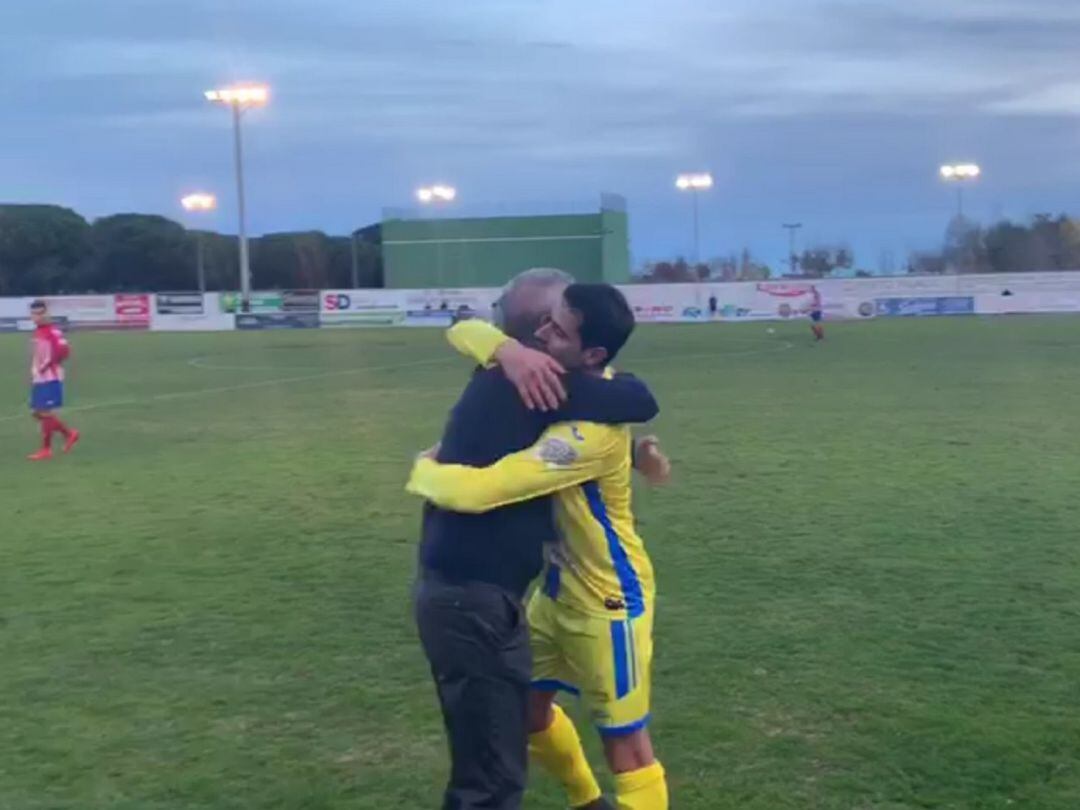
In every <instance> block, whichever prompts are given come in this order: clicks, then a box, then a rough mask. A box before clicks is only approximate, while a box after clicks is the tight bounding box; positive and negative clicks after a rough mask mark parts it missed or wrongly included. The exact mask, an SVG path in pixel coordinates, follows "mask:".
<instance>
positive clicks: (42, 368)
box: [29, 300, 79, 461]
mask: <svg viewBox="0 0 1080 810" xmlns="http://www.w3.org/2000/svg"><path fill="white" fill-rule="evenodd" d="M30 319H31V320H32V321H33V322H34V335H33V337H32V338H31V341H30V411H31V413H33V416H34V419H36V420H37V421H38V423H39V424H40V426H41V442H42V443H41V449H40V450H38V451H37V452H36V453H32V454H31V455H30V456H29V459H30V461H47V460H49V459H50V458H52V437H53V434H54V433H59V434H60V435H61V436H63V437H64V439H65V442H64V452H65V453H70V452H71V448H73V447H74V446H75V443H76V442H78V441H79V431H77V430H75V429H74V428H70V427H68V426H67V425H65V424H64V423H63V422H61V421H60V418H59V417H58V416H57V415H56V412H57V411H58V410H59V409H60V408H61V407H63V405H64V365H63V364H64V361H65V360H67V359H68V357H70V356H71V346H70V344H69V343H68V341H67V338H66V337H64V333H63V332H61V331H60V328H59V327H58V326H56V325H55V324H53V323H52V321H51V319H50V318H49V308H48V306H46V304H45V302H44V301H41V300H36V301H34V302H33V303H31V304H30Z"/></svg>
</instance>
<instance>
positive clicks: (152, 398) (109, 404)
mask: <svg viewBox="0 0 1080 810" xmlns="http://www.w3.org/2000/svg"><path fill="white" fill-rule="evenodd" d="M793 348H795V344H794V343H789V342H784V343H781V344H780V345H779V346H776V347H775V348H765V349H751V350H748V351H744V352H701V353H697V354H683V355H677V356H675V357H663V356H659V355H658V356H655V357H642V358H640V359H638V360H637V361H636V363H638V364H640V363H655V362H664V363H670V362H672V360H694V359H702V358H707V357H746V356H749V355H754V354H773V353H775V352H782V351H786V350H788V349H793ZM199 359H201V358H198V357H194V358H192V359H191V360H189V361H188V364H189V365H193V366H194V367H195V368H203V369H208V370H209V369H214V370H221V371H237V370H240V369H242V368H243V369H245V370H253V369H254V368H257V367H236V368H233V367H222V366H204V365H195V362H194V361H196V360H199ZM445 362H446V360H445V359H444V358H438V359H434V358H433V359H429V360H416V361H412V362H409V363H394V364H392V365H385V366H364V367H363V368H351V369H343V370H338V371H323V372H320V373H318V374H303V375H299V376H296V377H275V378H274V379H272V380H258V381H256V382H250V383H240V384H237V385H222V386H218V387H215V388H195V389H192V390H189V391H175V392H172V393H168V394H150V395H148V396H145V397H140V398H137V399H115V400H107V401H105V402H95V403H91V404H90V405H76V406H74V407H71V408H66V409H64V412H65V413H83V412H85V411H96V410H100V409H102V408H114V407H121V406H125V405H140V404H143V403H147V402H167V401H169V400H172V399H184V398H186V397H198V396H202V395H204V394H227V393H230V392H232V391H247V390H249V389H253V388H272V387H273V386H275V385H289V384H291V383H298V382H305V381H307V380H324V379H330V378H333V377H346V376H350V375H353V374H363V373H365V372H368V371H392V370H394V369H399V368H414V367H417V366H432V365H443V364H445ZM264 368H266V367H264ZM24 418H26V414H25V413H19V414H12V415H10V416H0V422H12V421H14V420H16V419H24Z"/></svg>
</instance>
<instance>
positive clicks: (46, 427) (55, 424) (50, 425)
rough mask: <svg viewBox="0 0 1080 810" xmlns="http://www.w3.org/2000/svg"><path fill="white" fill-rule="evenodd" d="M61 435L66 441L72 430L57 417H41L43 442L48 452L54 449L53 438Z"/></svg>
mask: <svg viewBox="0 0 1080 810" xmlns="http://www.w3.org/2000/svg"><path fill="white" fill-rule="evenodd" d="M54 433H59V434H60V435H61V436H63V437H64V438H65V439H66V438H67V437H68V436H70V435H71V429H70V428H68V426H67V425H65V424H64V423H63V422H61V421H60V420H59V419H57V418H56V417H55V416H43V417H41V441H42V447H44V448H45V449H46V450H48V449H49V448H51V447H52V437H53V434H54Z"/></svg>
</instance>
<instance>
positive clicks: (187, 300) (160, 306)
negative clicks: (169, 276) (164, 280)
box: [154, 292, 204, 315]
mask: <svg viewBox="0 0 1080 810" xmlns="http://www.w3.org/2000/svg"><path fill="white" fill-rule="evenodd" d="M154 298H155V304H156V306H157V313H158V315H202V314H203V311H204V308H203V294H202V293H201V292H165V293H158V294H157V295H156V296H155V297H154Z"/></svg>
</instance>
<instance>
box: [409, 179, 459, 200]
mask: <svg viewBox="0 0 1080 810" xmlns="http://www.w3.org/2000/svg"><path fill="white" fill-rule="evenodd" d="M456 197H457V189H456V188H454V187H453V186H447V185H441V184H436V185H434V186H423V187H421V188H418V189H417V190H416V199H418V200H420V202H422V203H425V204H426V203H433V202H453V201H454V199H455V198H456Z"/></svg>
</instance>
